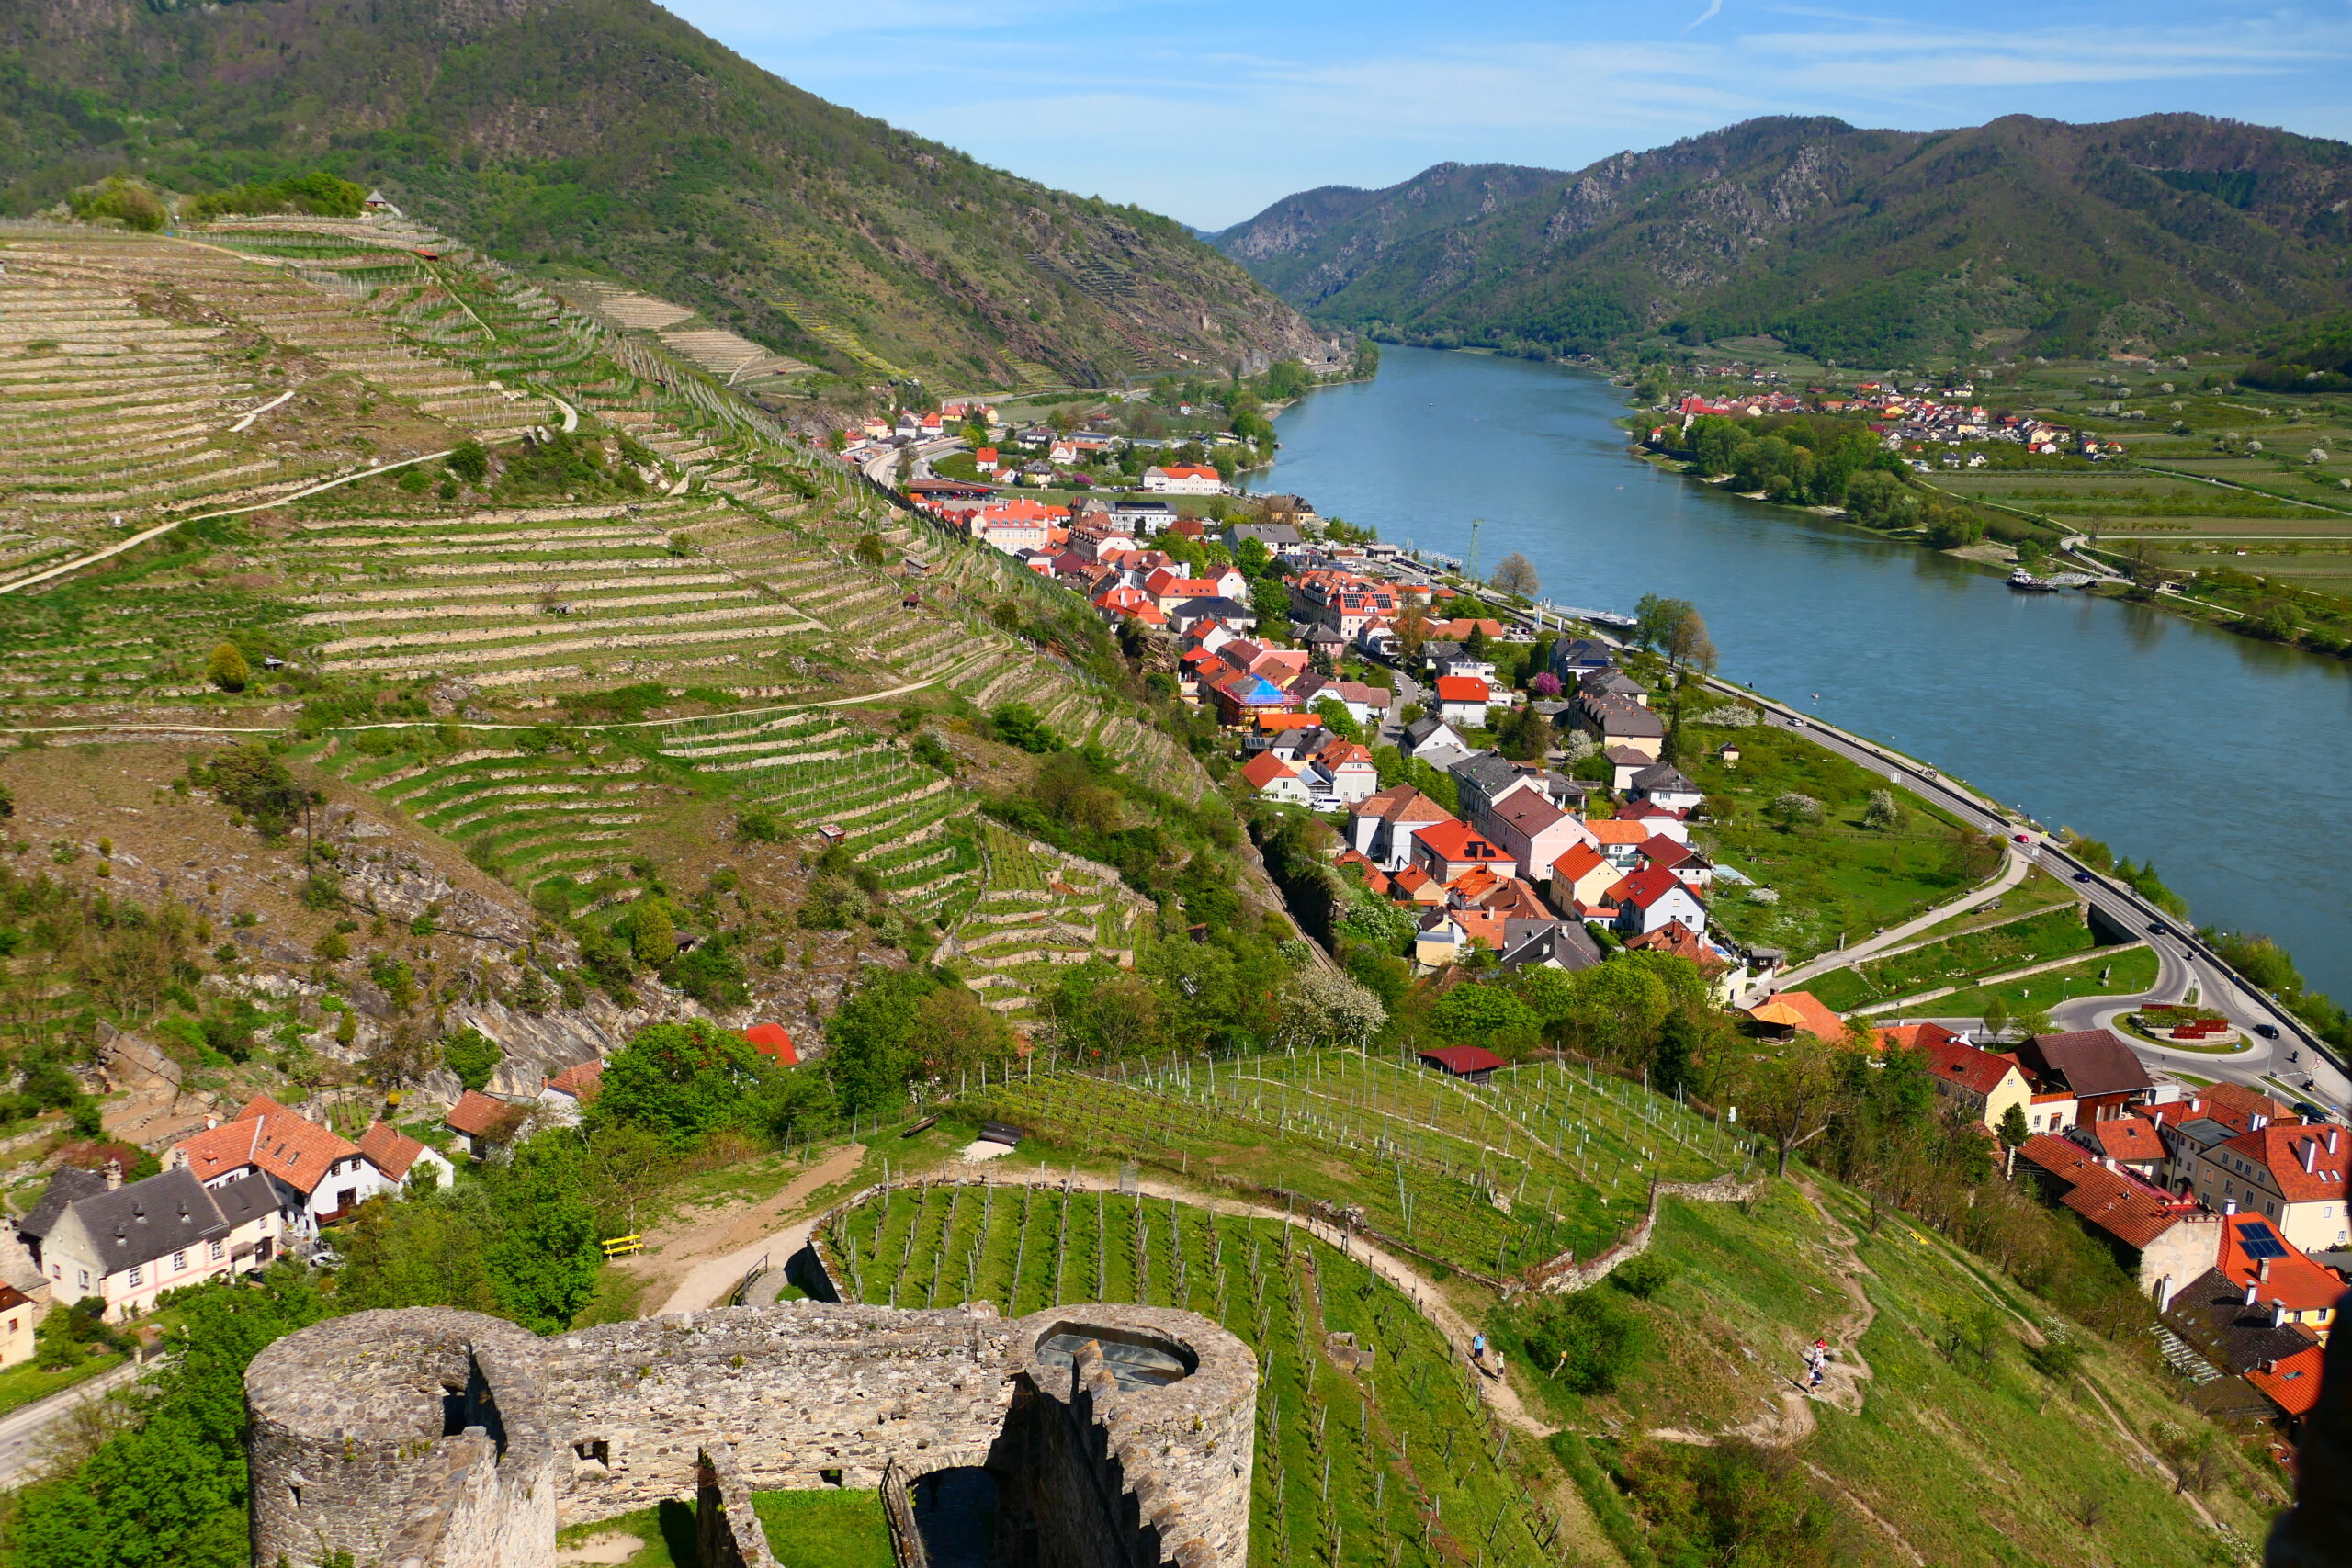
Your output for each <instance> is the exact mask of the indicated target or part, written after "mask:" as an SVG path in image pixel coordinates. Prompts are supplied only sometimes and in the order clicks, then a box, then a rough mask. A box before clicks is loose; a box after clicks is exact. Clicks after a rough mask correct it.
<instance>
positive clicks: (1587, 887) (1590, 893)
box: [1544, 823, 1625, 924]
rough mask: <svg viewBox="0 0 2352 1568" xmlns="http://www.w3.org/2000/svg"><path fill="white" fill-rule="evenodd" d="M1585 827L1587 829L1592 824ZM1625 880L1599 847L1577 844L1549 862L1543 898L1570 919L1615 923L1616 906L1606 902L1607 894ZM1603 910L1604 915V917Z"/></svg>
mask: <svg viewBox="0 0 2352 1568" xmlns="http://www.w3.org/2000/svg"><path fill="white" fill-rule="evenodd" d="M1586 826H1587V827H1588V828H1590V827H1591V826H1592V824H1589V823H1588V824H1587V825H1586ZM1588 837H1589V835H1588ZM1624 879H1625V874H1624V873H1623V871H1620V870H1619V869H1618V868H1617V867H1616V866H1615V865H1612V864H1611V863H1610V860H1609V857H1608V856H1607V855H1604V854H1602V853H1601V852H1600V846H1599V845H1598V844H1595V843H1590V842H1585V843H1578V844H1576V845H1574V846H1572V847H1571V848H1570V849H1569V850H1568V851H1567V852H1566V853H1565V854H1563V855H1561V856H1560V857H1559V858H1558V859H1557V860H1555V861H1554V862H1553V863H1552V874H1551V876H1550V878H1549V880H1547V881H1546V882H1545V883H1544V897H1545V898H1547V899H1548V900H1550V902H1551V905H1552V908H1555V909H1557V910H1558V911H1559V912H1560V913H1561V914H1562V915H1564V916H1566V918H1567V919H1572V920H1600V921H1603V922H1604V923H1608V924H1614V923H1615V922H1616V919H1617V906H1616V905H1615V904H1613V903H1611V902H1610V901H1609V891H1610V889H1611V888H1612V887H1615V886H1617V885H1618V884H1619V883H1620V882H1623V880H1624ZM1603 910H1606V911H1607V912H1606V913H1605V914H1604V913H1603V912H1602V911H1603Z"/></svg>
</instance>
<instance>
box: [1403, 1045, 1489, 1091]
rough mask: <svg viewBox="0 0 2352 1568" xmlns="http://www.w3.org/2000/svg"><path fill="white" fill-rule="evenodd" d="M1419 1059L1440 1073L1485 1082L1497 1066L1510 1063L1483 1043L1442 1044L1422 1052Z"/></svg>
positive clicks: (1475, 1081)
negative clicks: (1432, 1049) (1434, 1048)
mask: <svg viewBox="0 0 2352 1568" xmlns="http://www.w3.org/2000/svg"><path fill="white" fill-rule="evenodd" d="M1421 1060H1422V1061H1424V1062H1427V1063H1428V1064H1429V1065H1430V1066H1432V1067H1435V1068H1436V1069H1437V1070H1438V1071H1440V1072H1442V1073H1452V1074H1453V1076H1454V1077H1457V1078H1467V1079H1469V1080H1470V1081H1471V1082H1472V1083H1485V1082H1486V1081H1487V1079H1488V1078H1490V1077H1493V1076H1494V1073H1495V1069H1496V1068H1497V1067H1501V1066H1509V1065H1510V1064H1508V1063H1506V1062H1505V1061H1504V1060H1503V1059H1502V1058H1501V1057H1500V1056H1498V1055H1495V1054H1494V1053H1493V1052H1492V1051H1489V1050H1487V1048H1486V1047H1485V1046H1483V1045H1442V1046H1440V1047H1439V1048H1438V1049H1436V1050H1434V1051H1424V1052H1422V1053H1421Z"/></svg>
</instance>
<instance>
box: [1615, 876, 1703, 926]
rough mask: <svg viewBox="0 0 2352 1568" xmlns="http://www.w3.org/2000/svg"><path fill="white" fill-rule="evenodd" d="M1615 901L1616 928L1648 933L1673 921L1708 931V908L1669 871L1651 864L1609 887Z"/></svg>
mask: <svg viewBox="0 0 2352 1568" xmlns="http://www.w3.org/2000/svg"><path fill="white" fill-rule="evenodd" d="M1611 894H1612V896H1613V897H1615V899H1616V902H1617V928H1618V930H1620V931H1633V932H1637V933H1640V934H1643V935H1647V934H1648V933H1649V932H1651V931H1657V930H1659V929H1660V928H1662V927H1664V926H1666V925H1668V924H1669V923H1672V924H1678V925H1684V926H1688V927H1690V928H1691V932H1692V934H1693V935H1696V936H1704V935H1706V934H1707V907H1706V906H1705V905H1703V904H1702V903H1700V902H1699V898H1698V895H1696V894H1694V893H1692V892H1691V889H1690V888H1689V887H1687V886H1684V885H1683V882H1682V879H1681V878H1680V877H1679V876H1677V875H1675V874H1673V873H1672V872H1670V871H1665V870H1661V869H1659V868H1658V867H1656V866H1652V867H1649V868H1648V869H1646V870H1643V871H1637V872H1635V873H1634V874H1632V875H1631V876H1628V877H1627V878H1625V880H1624V881H1623V882H1621V883H1619V884H1618V885H1617V886H1616V887H1615V888H1613V889H1611Z"/></svg>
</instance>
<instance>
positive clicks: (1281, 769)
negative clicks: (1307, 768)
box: [1241, 751, 1298, 789]
mask: <svg viewBox="0 0 2352 1568" xmlns="http://www.w3.org/2000/svg"><path fill="white" fill-rule="evenodd" d="M1297 776H1298V770H1297V769H1296V768H1294V767H1292V766H1291V765H1290V764H1289V763H1288V762H1285V761H1283V760H1282V759H1281V758H1280V757H1277V756H1275V755H1274V754H1273V753H1272V751H1261V752H1259V753H1258V754H1257V755H1256V756H1254V757H1252V758H1250V761H1249V763H1248V765H1247V766H1245V767H1244V768H1243V769H1242V770H1241V778H1242V782H1243V783H1245V784H1248V785H1249V786H1250V788H1251V789H1263V788H1265V787H1266V786H1267V785H1268V784H1272V783H1273V782H1274V781H1275V780H1276V779H1295V778H1296V777H1297Z"/></svg>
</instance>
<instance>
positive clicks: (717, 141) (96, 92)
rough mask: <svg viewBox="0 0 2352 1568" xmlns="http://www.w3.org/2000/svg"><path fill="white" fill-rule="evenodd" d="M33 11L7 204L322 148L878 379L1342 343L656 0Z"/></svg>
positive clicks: (1240, 281) (412, 192) (421, 213)
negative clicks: (789, 72)
mask: <svg viewBox="0 0 2352 1568" xmlns="http://www.w3.org/2000/svg"><path fill="white" fill-rule="evenodd" d="M6 16H7V21H6V27H5V28H0V210H5V211H7V212H12V213H23V212H27V211H29V210H32V209H37V208H40V207H43V206H46V205H49V204H51V203H53V202H55V201H57V200H58V199H59V198H60V197H62V195H64V194H65V193H66V192H67V191H68V190H69V189H71V188H72V187H74V186H76V185H79V184H83V183H85V182H87V181H90V180H93V179H96V178H99V177H101V176H104V175H108V174H111V173H115V172H117V171H119V170H125V169H129V170H131V171H134V172H136V173H139V174H141V175H145V176H147V177H149V178H150V179H152V180H153V182H154V183H156V184H158V185H162V186H167V187H169V188H173V189H177V190H183V191H192V190H202V189H207V188H215V187H219V186H231V185H235V184H237V183H239V182H241V181H244V180H247V179H253V178H265V177H277V176H281V175H288V174H290V173H295V172H299V171H301V170H305V169H309V168H312V167H320V166H323V167H325V168H328V169H331V170H333V171H334V172H335V173H337V174H339V175H344V176H345V177H346V178H348V179H351V180H355V181H358V182H360V183H362V184H364V185H368V186H380V187H382V189H383V190H384V191H385V193H386V194H387V195H388V196H390V197H391V198H392V199H393V200H394V201H396V202H398V203H399V204H400V205H401V207H403V208H404V209H408V210H409V211H410V212H411V214H412V215H413V216H417V217H421V218H423V219H424V220H427V221H430V222H433V223H435V224H438V225H440V226H442V227H444V228H446V229H447V230H449V231H452V232H456V233H461V234H464V235H466V236H467V237H468V238H469V239H470V240H473V241H475V242H476V243H482V244H485V245H487V246H489V247H490V248H492V250H493V251H494V252H496V253H498V254H501V255H503V256H504V257H505V258H506V259H508V260H510V261H511V260H516V259H523V258H527V259H530V260H533V261H539V260H542V259H553V260H559V261H560V260H566V259H571V260H577V261H580V262H582V263H584V264H588V265H594V266H596V267H599V268H605V269H610V270H612V271H614V272H616V273H618V274H619V275H621V276H624V277H626V278H627V279H628V280H631V281H633V282H635V283H637V284H638V285H640V286H642V287H643V288H647V289H649V290H650V291H652V292H654V293H657V294H660V295H662V296H663V297H665V298H668V299H677V300H680V301H683V302H688V303H692V304H694V305H696V306H698V307H700V308H701V309H702V310H704V311H705V312H706V313H707V315H709V316H710V317H711V318H712V319H713V320H714V321H717V322H718V324H720V325H723V326H727V327H731V328H734V329H737V330H740V331H742V332H744V333H748V334H750V335H752V336H753V337H756V338H759V339H761V340H762V341H763V342H766V343H768V344H771V345H772V346H774V347H776V348H779V349H782V350H784V351H785V352H786V353H789V354H793V355H798V356H800V357H802V358H805V359H808V360H809V361H810V362H811V363H814V364H819V365H830V366H831V367H834V368H836V369H840V370H842V371H845V372H850V373H854V374H869V373H871V372H872V371H873V369H874V368H875V362H876V361H879V362H881V363H883V364H887V365H889V366H897V367H906V368H908V369H910V370H913V371H916V372H919V373H922V374H925V375H927V376H929V377H931V378H934V380H935V381H938V382H944V384H946V385H949V386H973V385H976V384H977V385H989V384H995V385H1002V384H1006V383H1008V382H1012V381H1016V380H1019V379H1020V378H1023V376H1028V377H1032V378H1035V377H1038V376H1039V375H1040V373H1041V372H1043V371H1045V370H1047V369H1050V371H1051V372H1052V373H1053V375H1054V377H1055V378H1074V379H1077V380H1080V381H1088V382H1092V381H1111V380H1116V379H1120V378H1125V377H1128V376H1134V375H1139V374H1148V373H1152V372H1157V371H1160V370H1188V369H1194V368H1201V369H1207V370H1211V371H1217V372H1222V371H1223V370H1224V369H1226V368H1227V367H1230V366H1231V365H1233V364H1235V363H1236V362H1250V361H1255V362H1257V363H1258V364H1260V365H1262V362H1263V361H1264V360H1265V359H1266V358H1268V357H1269V356H1282V355H1302V354H1311V353H1312V352H1313V350H1314V347H1315V337H1314V334H1313V333H1312V332H1311V331H1310V330H1309V329H1308V328H1307V326H1306V323H1305V322H1304V321H1302V320H1301V319H1300V318H1299V317H1298V315H1297V314H1296V312H1295V311H1294V310H1291V309H1290V307H1288V306H1287V305H1284V304H1283V303H1282V302H1281V301H1280V300H1278V299H1273V298H1272V296H1270V295H1269V294H1267V293H1266V292H1265V291H1264V290H1263V289H1261V288H1259V287H1258V286H1257V285H1256V284H1255V283H1253V282H1252V281H1251V280H1250V277H1249V276H1247V275H1246V274H1245V273H1243V272H1242V271H1241V269H1240V268H1238V267H1237V266H1236V265H1234V264H1233V263H1231V262H1230V261H1228V260H1227V259H1226V258H1225V257H1223V256H1221V255H1219V254H1216V251H1214V250H1212V249H1211V248H1209V247H1208V246H1206V245H1204V244H1202V243H1200V242H1199V241H1198V240H1197V239H1195V238H1194V237H1193V235H1192V234H1191V233H1190V232H1189V231H1186V230H1185V229H1184V228H1182V226H1181V225H1178V224H1176V223H1174V222H1171V221H1170V220H1166V219H1163V218H1159V217H1157V216H1155V215H1152V214H1149V213H1147V212H1144V211H1141V210H1139V209H1133V208H1122V207H1114V206H1112V205H1109V204H1107V203H1103V202H1100V201H1094V200H1088V199H1083V198H1080V197H1073V196H1069V195H1066V194H1064V193H1061V192H1058V191H1054V190H1049V189H1047V188H1046V187H1044V186H1039V185H1036V184H1035V183H1033V182H1030V181H1027V180H1023V179H1018V178H1015V177H1013V176H1012V175H1006V174H1003V173H1001V172H1000V171H998V170H994V169H990V168H988V167H986V166H984V165H982V164H978V163H977V162H975V161H974V160H972V159H970V158H968V157H966V156H965V155H964V154H962V153H960V152H955V151H954V150H952V149H950V148H947V147H944V146H941V145H939V144H938V143H936V142H931V141H924V140H922V139H921V138H919V137H915V136H910V135H908V134H906V133H904V132H901V131H898V130H893V129H891V128H890V127H889V126H888V125H885V124H883V123H882V122H881V121H879V120H875V119H869V118H865V117H864V116H861V115H857V114H853V113H851V112H850V111H848V110H846V109H842V108H839V107H835V106H833V105H831V104H828V103H826V102H824V101H823V100H821V99H819V98H817V97H814V96H810V95H809V94H808V93H805V92H802V91H801V90H799V89H798V88H797V87H794V86H793V85H791V84H789V83H787V82H785V81H782V80H779V79H778V78H776V77H775V76H773V75H771V74H769V73H767V72H765V71H763V70H761V69H760V68H759V67H757V66H755V65H753V64H752V63H751V62H748V61H746V60H743V59H742V58H741V57H740V56H738V55H736V54H734V53H732V52H731V51H728V50H727V49H725V48H722V47H721V46H719V45H718V44H717V43H714V42H713V41H711V40H710V39H707V38H705V37H703V36H702V35H701V34H699V33H697V32H696V31H695V29H694V28H690V27H688V26H687V25H686V24H685V23H684V22H682V21H680V20H679V19H678V18H677V17H673V16H672V15H670V14H669V13H668V12H666V11H663V10H662V9H661V8H660V7H658V6H653V5H651V4H649V3H647V0H241V3H232V4H228V5H211V4H205V5H198V4H189V3H185V0H19V3H18V4H16V5H13V6H9V7H8V9H7V13H6ZM845 345H850V346H845ZM860 351H863V352H862V353H861V352H860Z"/></svg>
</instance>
